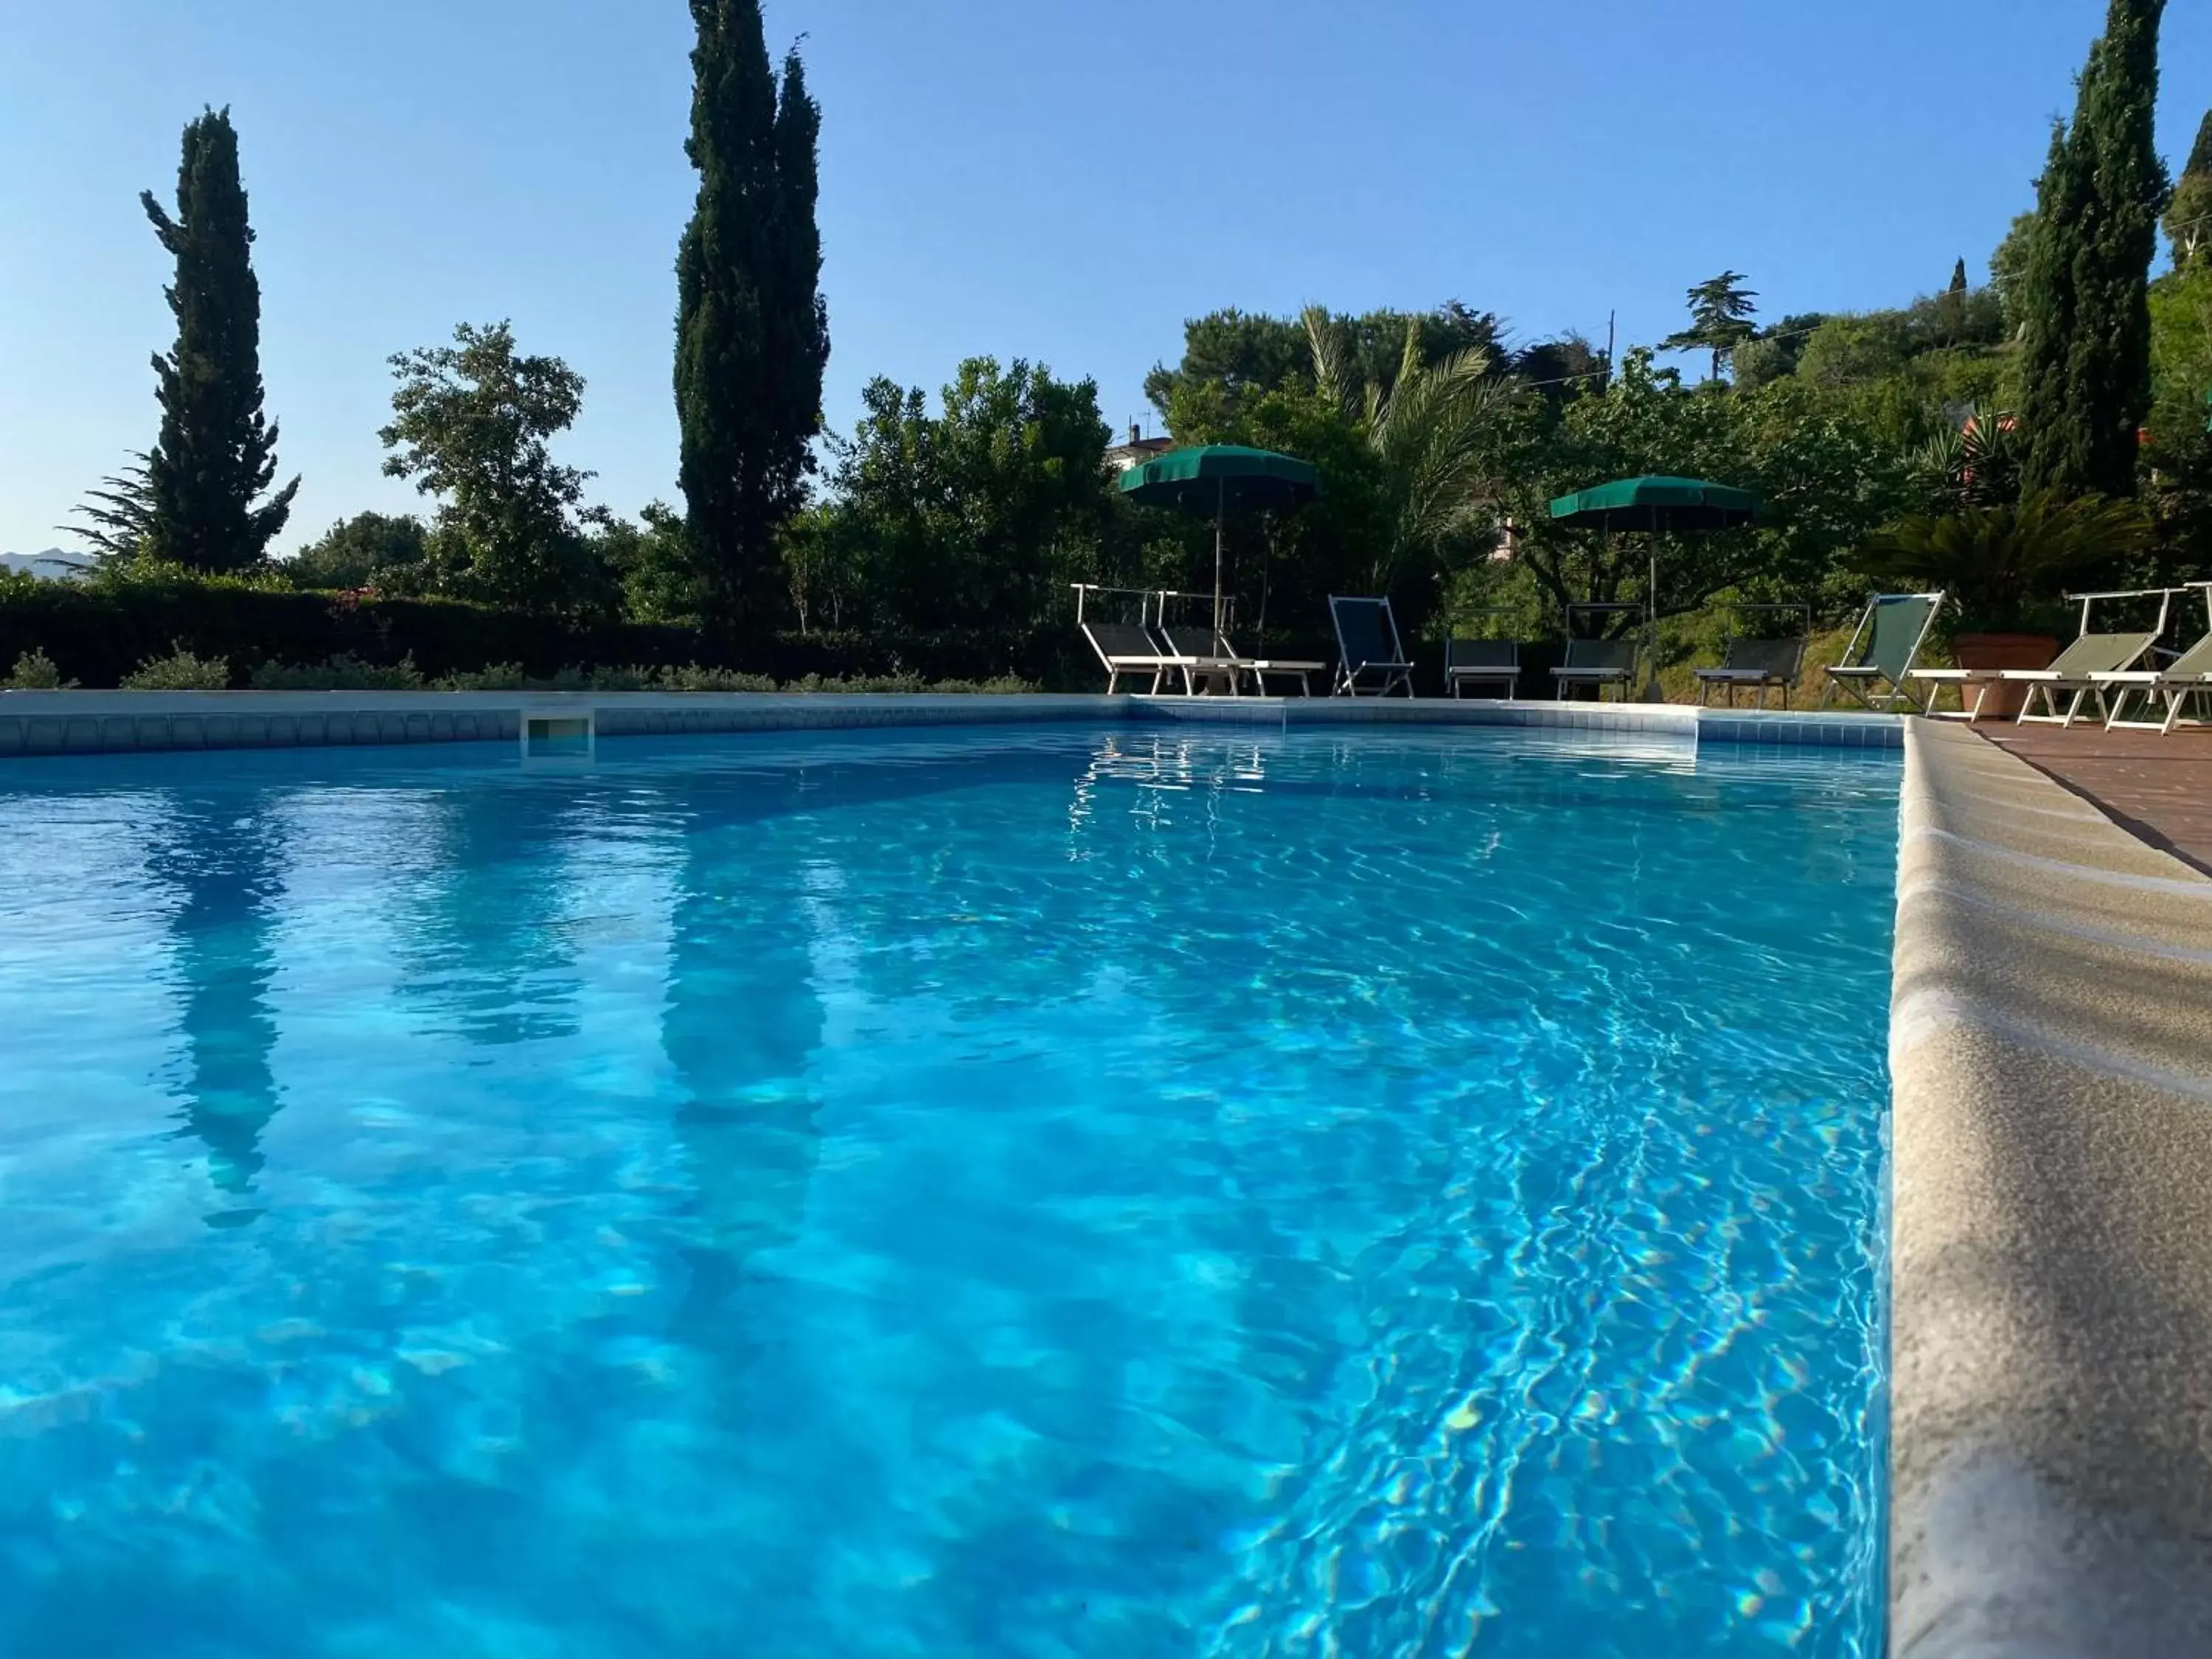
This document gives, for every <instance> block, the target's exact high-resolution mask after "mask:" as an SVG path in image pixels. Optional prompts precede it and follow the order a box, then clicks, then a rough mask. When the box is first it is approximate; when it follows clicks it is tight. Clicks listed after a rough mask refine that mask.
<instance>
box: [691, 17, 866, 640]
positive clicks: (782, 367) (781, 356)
mask: <svg viewBox="0 0 2212 1659" xmlns="http://www.w3.org/2000/svg"><path fill="white" fill-rule="evenodd" d="M691 16H692V21H694V23H695V24H696V27H697V30H698V42H697V45H696V46H695V47H694V48H693V49H692V52H691V69H692V76H693V89H692V96H691V136H690V139H689V140H688V141H687V142H686V143H685V145H684V153H685V155H688V156H689V157H690V161H691V165H692V166H693V167H696V169H697V170H698V173H699V192H698V198H697V202H696V207H695V209H694V210H693V214H692V218H691V222H690V225H688V226H687V227H686V228H685V229H684V239H683V241H682V243H681V245H680V246H679V247H678V251H677V256H676V287H677V318H676V413H677V421H678V427H679V428H680V431H681V439H682V453H681V461H680V465H679V469H678V478H679V480H680V482H681V483H682V485H683V489H684V503H685V508H686V524H687V531H688V536H689V540H690V548H691V553H692V557H693V560H694V562H695V564H696V568H697V570H698V574H699V575H700V577H701V578H702V583H703V586H704V590H705V593H706V597H707V602H708V609H709V611H710V613H711V615H712V617H713V619H714V621H715V622H716V623H718V624H720V625H721V626H723V627H734V626H738V625H739V624H751V625H754V626H759V625H763V624H764V623H767V622H768V621H769V620H770V618H771V617H772V616H773V613H774V611H775V607H776V605H777V603H778V600H779V598H780V594H781V586H782V584H781V563H780V561H779V558H778V556H777V551H776V547H775V532H776V530H777V528H778V526H781V524H782V523H783V521H784V520H787V518H789V517H790V515H791V514H792V513H793V512H794V511H796V510H797V508H798V507H799V501H800V499H801V487H802V483H803V480H804V479H805V475H806V472H807V471H808V470H809V468H810V467H811V464H812V457H811V452H810V450H809V448H808V445H809V443H810V442H811V440H812V439H813V438H814V436H815V435H816V434H817V433H818V432H819V431H820V430H821V428H822V370H823V365H824V363H825V362H827V360H828V357H829V321H828V315H827V312H826V309H825V307H824V306H823V301H822V298H821V295H820V291H819V284H820V278H821V270H822V245H821V238H820V234H819V233H818V231H817V228H816V225H815V215H814V210H815V197H816V188H817V185H816V167H815V154H816V143H817V137H818V135H819V131H820V126H821V112H820V110H819V109H818V108H817V106H816V105H815V103H814V101H813V100H812V99H811V98H810V97H809V96H808V95H807V92H806V82H805V71H804V70H803V69H802V68H801V66H800V64H799V55H798V52H796V50H794V51H793V52H792V53H791V54H790V56H789V57H787V58H786V59H785V61H784V69H783V84H782V88H781V98H779V97H778V89H777V86H776V81H775V75H774V73H773V72H772V70H770V68H769V58H768V47H767V45H766V42H765V40H764V39H763V29H762V24H761V12H760V4H759V0H691Z"/></svg>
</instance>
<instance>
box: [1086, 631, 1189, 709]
mask: <svg viewBox="0 0 2212 1659" xmlns="http://www.w3.org/2000/svg"><path fill="white" fill-rule="evenodd" d="M1076 625H1077V626H1078V627H1079V628H1080V629H1082V630H1083V637H1084V638H1085V639H1086V640H1088V641H1091V649H1092V650H1093V651H1095V652H1097V653H1098V660H1099V662H1100V663H1101V664H1103V665H1104V667H1105V670H1106V694H1107V695H1108V696H1113V695H1114V693H1115V691H1116V690H1119V689H1120V687H1121V676H1122V675H1124V674H1150V675H1151V676H1152V690H1153V691H1155V692H1158V690H1159V689H1160V684H1161V682H1162V681H1163V680H1164V679H1165V678H1166V677H1167V674H1168V672H1169V671H1170V669H1171V668H1173V667H1174V666H1175V665H1176V663H1175V659H1173V658H1171V657H1170V656H1168V655H1167V654H1166V653H1164V652H1163V651H1162V650H1161V649H1160V647H1159V645H1158V642H1157V641H1154V640H1153V638H1152V635H1150V634H1148V633H1146V631H1145V630H1144V629H1141V628H1139V627H1138V626H1137V624H1136V623H1105V622H1096V621H1092V620H1091V619H1089V618H1085V619H1084V620H1083V621H1081V622H1079V623H1077V624H1076Z"/></svg>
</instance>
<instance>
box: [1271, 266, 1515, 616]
mask: <svg viewBox="0 0 2212 1659" xmlns="http://www.w3.org/2000/svg"><path fill="white" fill-rule="evenodd" d="M1303 320H1304V324H1305V330H1306V344H1307V347H1308V349H1310V351H1311V352H1312V354H1313V366H1314V384H1315V386H1316V389H1317V390H1318V391H1319V392H1320V393H1321V395H1322V397H1323V398H1325V399H1327V400H1328V401H1329V402H1331V403H1333V404H1335V405H1336V406H1337V407H1338V408H1340V410H1343V411H1344V414H1345V416H1346V418H1347V419H1349V420H1350V421H1352V422H1353V424H1355V425H1356V426H1357V427H1358V428H1359V429H1360V431H1361V432H1362V433H1363V434H1364V435H1365V437H1366V440H1367V444H1368V447H1370V449H1371V450H1372V451H1373V452H1374V453H1375V456H1376V459H1377V461H1379V462H1380V463H1381V472H1382V479H1383V500H1384V503H1385V513H1386V515H1387V519H1388V522H1389V532H1388V536H1387V539H1386V541H1385V544H1383V546H1381V547H1378V548H1377V549H1376V553H1375V564H1374V568H1373V570H1372V573H1371V580H1372V581H1373V583H1374V588H1373V591H1374V592H1377V593H1387V592H1389V591H1390V584H1391V579H1392V578H1393V577H1395V576H1396V575H1397V574H1399V572H1400V571H1401V570H1402V569H1403V568H1405V567H1406V565H1407V563H1408V562H1410V561H1411V560H1413V558H1415V557H1417V556H1419V555H1422V554H1426V553H1431V552H1433V551H1434V550H1436V548H1437V545H1438V544H1440V543H1441V542H1443V539H1444V538H1446V537H1447V536H1449V534H1451V533H1452V532H1454V531H1455V530H1458V529H1461V528H1462V527H1464V526H1467V525H1468V524H1469V523H1470V522H1471V521H1473V520H1477V519H1479V518H1480V517H1481V516H1482V515H1483V511H1484V508H1485V507H1486V505H1487V504H1488V503H1489V502H1490V501H1491V500H1492V495H1493V490H1492V483H1493V474H1492V468H1491V465H1490V459H1491V448H1490V438H1491V436H1492V433H1493V431H1494V429H1495V428H1496V426H1497V424H1498V418H1499V417H1500V416H1502V415H1503V414H1504V412H1505V411H1506V410H1508V409H1509V408H1510V406H1511V405H1512V403H1513V401H1514V399H1515V398H1516V396H1518V393H1519V386H1518V382H1516V381H1515V380H1512V379H1510V377H1506V376H1502V375H1499V374H1497V373H1495V372H1494V370H1495V368H1496V364H1495V362H1494V360H1493V359H1492V356H1491V354H1490V353H1489V352H1487V351H1484V350H1481V349H1470V350H1466V351H1459V352H1455V353H1453V354H1452V355H1451V356H1449V357H1445V358H1443V359H1442V360H1441V361H1439V362H1434V363H1429V362H1423V361H1422V357H1421V349H1420V337H1419V331H1418V329H1417V328H1416V327H1415V325H1413V324H1412V323H1411V322H1409V323H1408V324H1407V328H1406V346H1405V350H1404V352H1403V353H1402V354H1401V356H1400V358H1399V362H1398V373H1397V375H1396V377H1395V379H1394V380H1392V381H1391V383H1390V386H1389V389H1388V390H1387V391H1386V390H1384V389H1383V387H1382V386H1376V385H1373V384H1371V383H1370V385H1369V386H1367V387H1366V389H1365V392H1364V394H1359V393H1356V392H1354V390H1353V385H1352V375H1351V373H1350V369H1349V366H1348V364H1347V362H1346V356H1345V350H1344V344H1343V342H1342V340H1341V339H1340V338H1339V337H1338V334H1337V331H1336V330H1335V329H1334V327H1333V326H1332V325H1331V324H1330V321H1329V316H1328V312H1327V311H1325V310H1324V309H1322V307H1319V306H1309V307H1306V310H1305V313H1304V319H1303Z"/></svg>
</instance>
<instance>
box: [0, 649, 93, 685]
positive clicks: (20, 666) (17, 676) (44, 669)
mask: <svg viewBox="0 0 2212 1659" xmlns="http://www.w3.org/2000/svg"><path fill="white" fill-rule="evenodd" d="M74 690H76V681H75V680H65V679H64V678H62V672H61V670H60V669H58V668H57V667H55V666H54V659H52V657H49V656H48V655H47V654H46V653H45V652H43V651H40V650H39V649H37V648H36V647H33V648H32V649H31V650H28V651H26V652H24V653H21V655H20V656H18V657H17V658H16V659H15V671H14V672H13V673H11V674H9V676H8V678H6V679H4V680H0V691H74Z"/></svg>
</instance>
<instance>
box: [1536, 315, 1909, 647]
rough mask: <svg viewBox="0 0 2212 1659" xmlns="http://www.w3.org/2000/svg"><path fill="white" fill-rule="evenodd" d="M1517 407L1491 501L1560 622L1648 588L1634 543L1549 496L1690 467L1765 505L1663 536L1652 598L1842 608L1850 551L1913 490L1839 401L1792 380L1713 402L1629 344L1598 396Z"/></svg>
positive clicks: (1674, 608)
mask: <svg viewBox="0 0 2212 1659" xmlns="http://www.w3.org/2000/svg"><path fill="white" fill-rule="evenodd" d="M1518 416H1519V419H1520V421H1521V422H1522V425H1521V429H1520V430H1519V432H1518V433H1517V434H1516V436H1515V440H1514V441H1513V443H1512V444H1511V445H1510V447H1508V449H1507V451H1506V453H1504V456H1503V457H1502V458H1501V459H1500V462H1499V464H1498V471H1499V475H1500V478H1501V481H1502V483H1501V490H1502V501H1501V505H1503V506H1504V507H1505V508H1506V510H1508V511H1510V513H1511V514H1512V516H1513V517H1514V519H1515V520H1516V523H1518V524H1519V526H1521V528H1522V537H1521V542H1520V550H1519V553H1518V556H1517V558H1516V566H1517V568H1518V569H1519V570H1520V571H1521V572H1522V573H1523V574H1525V577H1526V579H1527V580H1529V581H1531V582H1533V583H1534V585H1535V586H1536V588H1537V589H1538V590H1539V591H1540V592H1541V594H1542V596H1543V598H1544V600H1545V601H1546V605H1547V608H1548V610H1549V614H1550V615H1551V616H1552V617H1554V618H1556V617H1557V616H1558V614H1559V611H1558V607H1559V606H1561V605H1567V604H1570V603H1576V602H1580V601H1583V600H1595V601H1598V602H1601V603H1602V602H1609V601H1615V600H1620V599H1632V598H1639V597H1641V595H1642V591H1643V586H1644V568H1645V563H1646V561H1645V555H1644V546H1643V544H1642V542H1641V539H1640V538H1636V537H1615V538H1605V537H1601V536H1596V535H1592V534H1589V533H1588V532H1577V531H1569V530H1565V529H1562V528H1560V527H1559V526H1558V525H1556V524H1554V523H1553V520H1552V519H1551V517H1550V514H1549V511H1548V505H1549V503H1550V501H1552V500H1553V498H1554V497H1557V496H1559V495H1566V494H1569V493H1570V492H1571V491H1573V490H1577V489H1584V488H1586V487H1588V486H1589V485H1591V484H1594V483H1603V482H1604V481H1605V480H1607V479H1608V478H1619V477H1635V476H1637V475H1638V474H1642V473H1651V472H1657V473H1678V474H1686V475H1688V476H1691V477H1705V478H1711V479H1714V480H1717V481H1718V482H1720V483H1731V484H1735V485H1736V486H1738V487H1739V488H1741V489H1749V490H1750V491H1752V492H1753V494H1754V495H1757V496H1759V500H1760V502H1761V504H1762V508H1763V510H1762V513H1761V515H1760V519H1759V523H1758V525H1757V526H1754V527H1753V528H1750V529H1747V530H1740V531H1729V532H1722V533H1717V534H1707V535H1697V536H1683V537H1675V538H1666V539H1665V543H1664V544H1663V546H1662V550H1661V553H1660V561H1659V568H1660V595H1659V598H1660V604H1661V609H1662V612H1664V613H1668V614H1672V613H1674V612H1679V611H1689V610H1693V609H1695V608H1697V607H1698V606H1699V605H1702V604H1704V603H1705V601H1706V600H1707V599H1710V598H1711V596H1712V595H1713V594H1715V593H1717V592H1721V591H1722V590H1723V589H1731V588H1732V589H1735V591H1737V592H1741V593H1743V594H1744V595H1745V596H1747V597H1749V598H1756V599H1791V600H1807V601H1810V602H1814V603H1816V604H1821V605H1830V606H1832V605H1838V604H1841V603H1843V602H1845V601H1847V599H1848V597H1849V592H1850V588H1851V587H1852V586H1854V585H1855V583H1856V578H1850V577H1847V576H1846V577H1843V578H1841V579H1840V580H1839V574H1838V573H1839V571H1840V570H1841V568H1842V564H1841V562H1842V560H1843V557H1844V555H1845V554H1846V553H1848V552H1849V550H1851V549H1852V548H1855V547H1856V546H1857V545H1858V544H1859V543H1860V542H1862V541H1863V540H1864V539H1865V538H1867V537H1868V536H1869V535H1870V534H1872V533H1873V532H1875V530H1877V529H1878V528H1880V527H1881V526H1883V525H1885V524H1887V523H1890V522H1892V521H1893V520H1895V519H1896V518H1897V517H1898V516H1899V514H1900V513H1903V512H1905V511H1906V510H1907V509H1908V508H1910V507H1911V506H1912V505H1913V504H1914V503H1915V501H1916V499H1917V496H1916V494H1915V491H1914V490H1913V489H1912V487H1911V477H1910V474H1909V470H1908V467H1907V465H1906V463H1905V457H1904V455H1903V454H1902V453H1900V452H1899V451H1898V450H1895V449H1893V448H1890V447H1887V446H1885V445H1884V444H1882V443H1881V442H1878V441H1875V439H1874V438H1873V437H1871V436H1870V435H1869V434H1868V433H1867V432H1866V431H1865V430H1864V429H1863V427H1862V425H1861V423H1860V422H1859V421H1858V420H1857V418H1856V417H1855V413H1854V411H1853V410H1851V409H1850V405H1849V404H1847V403H1844V402H1843V401H1842V400H1839V399H1838V398H1834V397H1832V396H1831V395H1829V394H1826V393H1823V392H1821V391H1820V389H1819V388H1818V387H1816V386H1814V385H1812V384H1811V383H1809V382H1808V381H1806V380H1800V379H1798V378H1796V377H1794V376H1792V377H1787V378H1784V379H1783V380H1778V381H1776V382H1774V383H1772V384H1771V385H1769V386H1765V387H1763V388H1760V389H1759V390H1757V391H1753V392H1746V391H1743V390H1741V389H1739V390H1738V391H1737V392H1735V394H1734V395H1733V396H1730V397H1726V398H1716V397H1711V396H1709V395H1705V394H1702V393H1701V392H1699V391H1698V390H1696V389H1694V388H1692V387H1689V386H1685V385H1684V384H1683V383H1682V378H1681V376H1680V374H1678V373H1676V372H1675V371H1674V370H1673V369H1661V368H1656V367H1655V366H1654V363H1653V361H1652V356H1651V354H1650V352H1649V351H1648V350H1644V349H1636V350H1633V351H1630V352H1627V353H1626V354H1624V356H1623V357H1622V360H1621V364H1620V372H1619V373H1618V374H1616V375H1615V376H1614V377H1613V384H1612V386H1611V387H1610V388H1609V389H1608V390H1607V392H1606V394H1605V395H1604V396H1603V397H1601V398H1579V399H1577V400H1576V401H1575V402H1573V403H1571V404H1567V405H1565V407H1564V408H1562V409H1559V410H1555V411H1553V410H1547V409H1546V407H1545V406H1544V405H1542V404H1540V403H1535V402H1534V400H1531V401H1529V402H1527V403H1524V404H1522V405H1521V406H1520V407H1519V410H1518Z"/></svg>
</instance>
